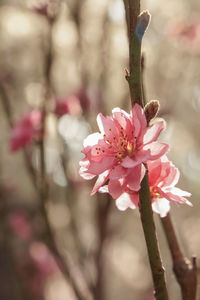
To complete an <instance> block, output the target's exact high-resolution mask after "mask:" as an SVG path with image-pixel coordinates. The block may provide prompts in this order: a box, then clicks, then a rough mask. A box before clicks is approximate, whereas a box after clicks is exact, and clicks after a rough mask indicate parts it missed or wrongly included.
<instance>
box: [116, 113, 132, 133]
mask: <svg viewBox="0 0 200 300" xmlns="http://www.w3.org/2000/svg"><path fill="white" fill-rule="evenodd" d="M112 113H113V119H114V121H115V124H116V126H117V128H118V131H119V132H120V131H121V129H122V128H123V130H124V132H125V133H126V134H127V136H128V137H130V138H131V136H132V131H133V125H132V124H131V121H130V115H129V114H128V113H126V112H125V111H124V110H122V109H120V108H114V109H113V110H112Z"/></svg>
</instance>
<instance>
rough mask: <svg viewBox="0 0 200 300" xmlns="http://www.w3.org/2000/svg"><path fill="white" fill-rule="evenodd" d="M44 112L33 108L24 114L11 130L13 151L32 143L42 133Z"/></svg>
mask: <svg viewBox="0 0 200 300" xmlns="http://www.w3.org/2000/svg"><path fill="white" fill-rule="evenodd" d="M41 122H42V112H41V111H39V110H32V111H30V112H29V113H27V114H26V115H24V116H23V117H22V118H21V119H20V121H19V122H18V123H17V124H16V125H15V126H14V127H13V129H12V132H11V140H10V148H11V151H12V152H15V151H17V150H19V149H20V148H24V147H26V146H28V145H29V144H31V143H32V141H33V139H34V138H36V137H38V138H39V135H40V134H41V128H40V127H41Z"/></svg>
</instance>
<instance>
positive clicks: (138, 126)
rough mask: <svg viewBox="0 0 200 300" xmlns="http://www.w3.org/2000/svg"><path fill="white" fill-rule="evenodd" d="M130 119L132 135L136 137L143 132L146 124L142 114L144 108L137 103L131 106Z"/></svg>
mask: <svg viewBox="0 0 200 300" xmlns="http://www.w3.org/2000/svg"><path fill="white" fill-rule="evenodd" d="M132 120H133V126H134V128H135V130H134V135H135V137H138V136H139V135H141V134H143V132H144V130H145V128H146V126H147V121H146V117H145V114H144V110H143V109H142V107H141V106H140V105H139V104H137V103H136V104H135V105H134V106H133V108H132Z"/></svg>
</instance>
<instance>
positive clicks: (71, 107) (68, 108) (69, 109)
mask: <svg viewBox="0 0 200 300" xmlns="http://www.w3.org/2000/svg"><path fill="white" fill-rule="evenodd" d="M54 112H55V114H56V115H57V116H58V117H59V118H60V117H62V116H63V115H65V114H70V115H73V116H79V115H81V113H82V108H81V103H80V99H79V98H78V97H77V96H75V95H69V96H67V97H66V98H57V99H56V106H55V110H54Z"/></svg>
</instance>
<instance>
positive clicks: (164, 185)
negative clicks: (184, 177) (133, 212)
mask: <svg viewBox="0 0 200 300" xmlns="http://www.w3.org/2000/svg"><path fill="white" fill-rule="evenodd" d="M147 166H148V175H149V185H150V194H151V201H152V209H153V210H154V211H155V212H156V213H158V214H160V216H161V217H165V216H166V215H167V213H168V212H169V210H170V202H175V203H181V204H182V203H186V204H188V205H190V206H191V205H192V204H191V202H189V201H188V200H187V199H186V198H185V197H189V196H191V194H190V193H188V192H185V191H183V190H181V189H179V188H177V187H175V185H176V184H177V182H178V180H179V177H180V172H179V170H178V169H177V168H176V167H175V166H174V165H173V164H172V162H170V161H169V160H168V158H167V157H166V156H165V155H164V156H162V157H161V158H159V159H157V160H155V161H149V162H148V163H147ZM138 203H139V193H137V192H135V191H133V190H131V189H127V190H126V191H125V192H124V193H123V194H121V195H120V197H119V198H117V199H116V205H117V207H118V208H119V209H120V210H126V209H127V208H128V207H130V208H133V209H134V208H136V207H137V206H138Z"/></svg>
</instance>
